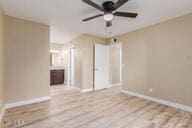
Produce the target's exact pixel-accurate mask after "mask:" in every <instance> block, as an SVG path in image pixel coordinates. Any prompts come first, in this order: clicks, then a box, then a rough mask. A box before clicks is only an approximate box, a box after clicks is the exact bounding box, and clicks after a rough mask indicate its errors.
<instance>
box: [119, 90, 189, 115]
mask: <svg viewBox="0 0 192 128" xmlns="http://www.w3.org/2000/svg"><path fill="white" fill-rule="evenodd" d="M121 92H123V93H125V94H128V95H131V96H136V97H139V98H143V99H146V100H150V101H153V102H157V103H160V104H163V105H167V106H170V107H174V108H177V109H181V110H185V111H188V112H192V107H189V106H185V105H182V104H178V103H174V102H170V101H166V100H162V99H158V98H154V97H150V96H146V95H142V94H138V93H134V92H130V91H126V90H121Z"/></svg>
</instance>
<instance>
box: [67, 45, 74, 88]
mask: <svg viewBox="0 0 192 128" xmlns="http://www.w3.org/2000/svg"><path fill="white" fill-rule="evenodd" d="M72 49H74V60H73V62H74V65H73V67H74V73H73V74H74V76H73V77H74V78H73V79H74V84H75V46H73V45H72V46H70V47H69V48H68V64H67V65H68V68H67V69H68V73H67V76H68V77H67V85H68V86H75V85H72V83H71V78H72V76H71V75H72V73H71V72H72V71H71V50H72Z"/></svg>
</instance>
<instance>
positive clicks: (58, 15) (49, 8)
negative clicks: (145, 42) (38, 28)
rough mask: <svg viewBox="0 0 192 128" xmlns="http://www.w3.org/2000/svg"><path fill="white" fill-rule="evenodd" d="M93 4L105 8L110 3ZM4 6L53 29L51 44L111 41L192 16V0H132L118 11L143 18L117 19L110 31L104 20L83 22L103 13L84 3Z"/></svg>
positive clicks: (8, 1)
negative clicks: (86, 37) (85, 37)
mask: <svg viewBox="0 0 192 128" xmlns="http://www.w3.org/2000/svg"><path fill="white" fill-rule="evenodd" d="M93 1H95V2H96V3H98V4H100V5H101V4H102V3H103V2H104V1H106V0H93ZM113 1H116V0H113ZM1 4H2V7H3V10H4V11H5V14H7V15H10V16H14V17H18V18H22V19H26V20H31V21H35V22H39V23H44V24H48V25H50V26H51V42H57V43H64V42H66V41H69V40H71V39H72V38H74V37H76V36H78V35H80V34H82V33H87V34H91V35H95V36H99V37H104V38H109V37H112V36H115V35H119V34H123V33H126V32H130V31H133V30H136V29H139V28H143V27H145V26H149V25H152V24H156V23H159V22H162V21H165V20H168V19H171V18H174V17H178V16H181V15H185V14H188V13H191V12H192V0H130V1H129V2H128V3H126V4H125V5H124V6H122V7H121V8H119V9H118V11H128V12H137V13H139V16H138V17H137V18H136V19H129V18H122V17H115V19H114V20H113V26H112V27H111V28H110V29H109V30H107V31H106V30H105V22H104V21H103V20H102V18H98V19H95V20H92V21H89V22H82V21H81V20H82V19H84V18H87V17H89V16H93V15H95V14H98V13H102V12H100V11H98V10H96V9H95V8H93V7H91V6H89V5H86V4H85V3H83V2H82V1H81V0H1ZM110 32H111V34H110Z"/></svg>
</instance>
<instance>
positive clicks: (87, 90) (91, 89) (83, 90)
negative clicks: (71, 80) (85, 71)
mask: <svg viewBox="0 0 192 128" xmlns="http://www.w3.org/2000/svg"><path fill="white" fill-rule="evenodd" d="M81 92H83V93H85V92H93V88H88V89H82V90H81Z"/></svg>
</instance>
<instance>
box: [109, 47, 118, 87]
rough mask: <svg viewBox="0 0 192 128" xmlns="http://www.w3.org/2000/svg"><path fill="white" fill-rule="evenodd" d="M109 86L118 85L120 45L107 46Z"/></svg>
mask: <svg viewBox="0 0 192 128" xmlns="http://www.w3.org/2000/svg"><path fill="white" fill-rule="evenodd" d="M109 64H110V68H109V84H119V83H120V44H112V45H109Z"/></svg>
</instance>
